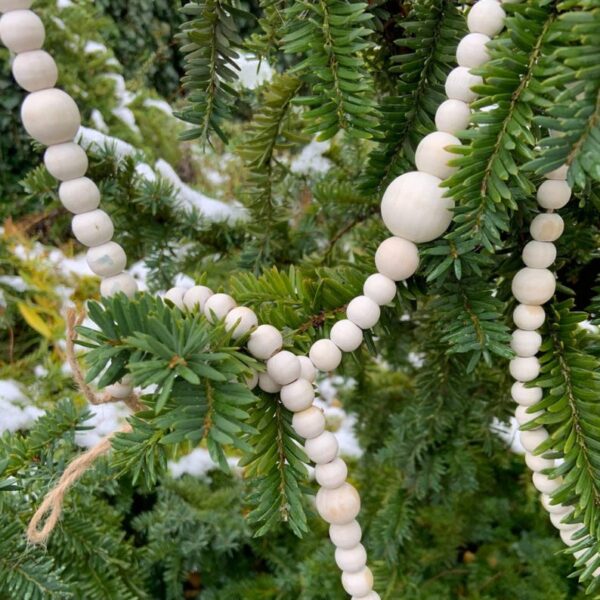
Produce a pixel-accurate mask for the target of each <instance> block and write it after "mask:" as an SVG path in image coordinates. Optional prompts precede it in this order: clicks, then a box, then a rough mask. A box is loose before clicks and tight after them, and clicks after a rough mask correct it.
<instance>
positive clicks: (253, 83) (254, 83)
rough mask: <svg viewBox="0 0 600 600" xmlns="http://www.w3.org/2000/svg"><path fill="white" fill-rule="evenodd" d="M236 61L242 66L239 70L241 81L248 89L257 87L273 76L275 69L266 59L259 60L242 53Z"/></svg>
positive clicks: (242, 85)
mask: <svg viewBox="0 0 600 600" xmlns="http://www.w3.org/2000/svg"><path fill="white" fill-rule="evenodd" d="M236 62H237V65H238V67H240V70H239V71H238V72H237V73H238V77H239V83H240V84H241V87H244V88H246V89H248V90H254V89H256V88H257V87H259V86H260V85H262V84H263V83H265V82H267V81H271V79H272V77H273V70H272V69H271V66H270V65H269V64H268V63H267V61H265V60H262V61H259V60H258V59H257V58H255V57H253V56H251V55H248V54H242V55H241V56H240V57H239V58H238V60H237V61H236Z"/></svg>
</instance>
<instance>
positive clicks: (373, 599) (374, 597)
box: [350, 590, 381, 600]
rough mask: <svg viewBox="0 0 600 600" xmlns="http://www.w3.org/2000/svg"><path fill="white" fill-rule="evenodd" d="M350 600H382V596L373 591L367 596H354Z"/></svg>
mask: <svg viewBox="0 0 600 600" xmlns="http://www.w3.org/2000/svg"><path fill="white" fill-rule="evenodd" d="M350 600H381V596H380V595H379V594H378V593H377V592H376V591H374V590H371V591H370V592H369V593H368V594H367V595H366V596H361V597H360V598H359V597H358V596H352V598H350Z"/></svg>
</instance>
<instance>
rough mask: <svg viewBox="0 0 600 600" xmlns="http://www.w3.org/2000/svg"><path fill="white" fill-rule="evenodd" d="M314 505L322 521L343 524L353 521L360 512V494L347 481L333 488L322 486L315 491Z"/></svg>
mask: <svg viewBox="0 0 600 600" xmlns="http://www.w3.org/2000/svg"><path fill="white" fill-rule="evenodd" d="M316 506H317V511H318V513H319V514H320V515H321V518H322V519H323V520H324V521H326V522H327V523H329V524H332V525H344V524H346V523H350V522H351V521H354V519H355V518H356V515H358V513H359V512H360V496H359V495H358V492H357V491H356V489H355V488H354V487H353V486H351V485H350V484H349V483H343V484H342V485H341V486H340V487H338V488H333V489H331V488H324V487H322V488H321V489H320V490H319V491H318V492H317V497H316Z"/></svg>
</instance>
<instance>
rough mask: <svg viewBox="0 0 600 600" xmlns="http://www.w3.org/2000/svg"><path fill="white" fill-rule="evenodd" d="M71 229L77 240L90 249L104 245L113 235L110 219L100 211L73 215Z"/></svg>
mask: <svg viewBox="0 0 600 600" xmlns="http://www.w3.org/2000/svg"><path fill="white" fill-rule="evenodd" d="M71 227H72V229H73V235H74V236H75V237H76V238H77V240H78V241H79V242H81V243H82V244H83V245H84V246H90V247H91V246H99V245H100V244H106V242H108V241H110V239H111V238H112V236H113V233H114V226H113V222H112V220H111V218H110V217H109V216H108V215H107V214H106V213H105V212H104V211H103V210H100V209H96V210H92V211H90V212H86V213H82V214H80V215H75V216H74V217H73V221H72V223H71Z"/></svg>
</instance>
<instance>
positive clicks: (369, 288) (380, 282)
mask: <svg viewBox="0 0 600 600" xmlns="http://www.w3.org/2000/svg"><path fill="white" fill-rule="evenodd" d="M392 239H393V238H392ZM409 243H410V244H412V242H409ZM363 294H364V295H365V296H367V297H368V298H371V300H373V302H375V303H376V304H379V306H383V305H384V304H389V303H390V302H391V301H392V300H393V299H394V298H395V297H396V284H395V283H394V282H393V281H392V280H391V279H390V278H389V277H386V276H385V275H382V274H381V273H373V275H369V277H367V279H366V280H365V283H364V285H363ZM361 337H362V336H361Z"/></svg>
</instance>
